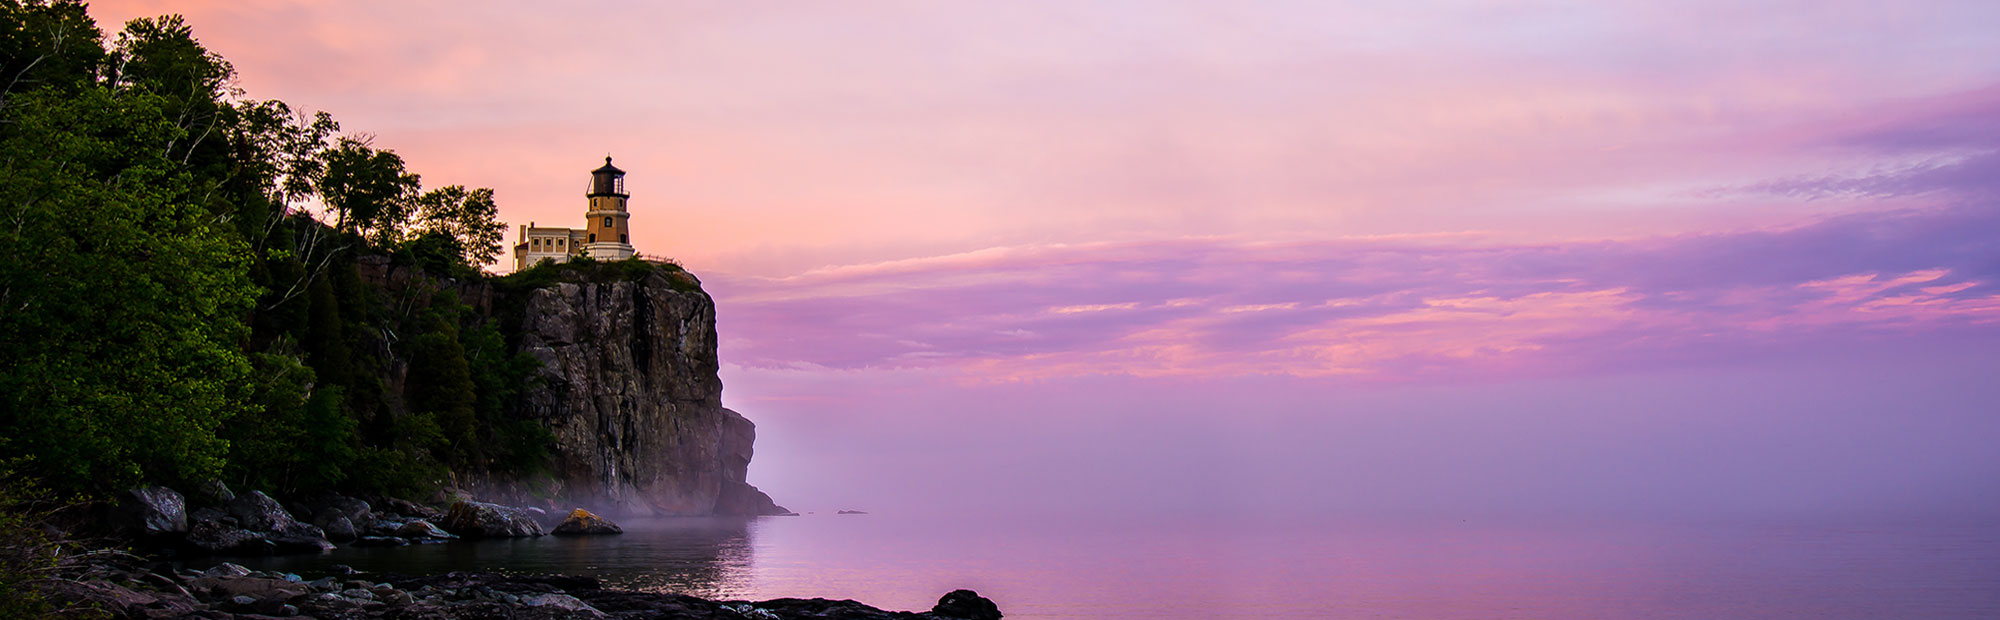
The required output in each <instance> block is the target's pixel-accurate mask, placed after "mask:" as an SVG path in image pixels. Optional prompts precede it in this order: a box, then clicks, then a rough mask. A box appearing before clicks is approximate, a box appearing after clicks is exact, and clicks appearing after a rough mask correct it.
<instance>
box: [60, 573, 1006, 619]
mask: <svg viewBox="0 0 2000 620" xmlns="http://www.w3.org/2000/svg"><path fill="white" fill-rule="evenodd" d="M101 572H102V573H105V574H109V575H111V576H112V577H113V579H108V580H96V581H57V582H52V583H48V584H45V585H43V586H42V588H43V591H44V593H45V594H47V595H49V596H50V597H51V598H53V599H55V600H58V601H63V602H69V603H74V604H80V605H82V606H88V607H96V608H98V609H100V610H103V611H104V612H107V613H108V614H109V615H110V616H111V617H113V618H120V619H127V620H142V619H143V620H194V619H197V618H199V619H203V620H269V619H272V618H326V619H341V620H373V619H377V618H381V619H398V620H400V619H438V620H443V619H448V618H512V619H515V620H558V619H589V620H614V619H615V620H666V619H681V620H710V619H717V620H720V619H728V620H743V619H745V618H751V619H766V620H787V619H793V618H799V619H803V618H839V619H845V620H947V619H950V620H999V619H1000V618H1001V614H1000V610H999V608H998V607H997V606H995V605H994V604H993V601H991V600H988V599H986V598H985V597H982V596H979V595H978V594H976V593H974V592H972V591H971V590H955V591H953V592H951V593H949V594H946V595H945V596H944V598H942V599H940V600H939V601H938V604H937V606H936V607H933V608H932V609H931V611H929V612H923V613H913V612H906V611H885V610H881V609H877V608H874V607H869V606H867V605H863V604H861V603H857V602H854V601H847V600H828V599H817V598H815V599H792V598H784V599H774V600H769V601H761V602H750V601H711V600H708V599H703V598H697V597H693V596H685V595H679V594H655V593H646V592H628V591H621V590H606V589H603V588H602V587H600V586H599V584H598V582H597V581H596V580H594V579H588V578H582V577H524V576H504V575H495V574H488V573H450V574H445V575H432V576H423V577H403V576H394V575H384V576H380V577H377V578H372V579H371V578H361V577H362V576H361V575H346V576H340V577H325V578H321V579H314V580H310V581H308V580H305V579H303V578H301V577H299V576H298V575H294V574H289V573H266V572H257V571H252V570H249V569H245V568H243V567H241V566H236V565H234V564H222V565H219V566H216V567H215V568H211V569H209V570H207V571H202V572H196V571H180V572H169V573H154V572H150V571H146V570H144V569H135V570H130V571H116V570H113V571H101Z"/></svg>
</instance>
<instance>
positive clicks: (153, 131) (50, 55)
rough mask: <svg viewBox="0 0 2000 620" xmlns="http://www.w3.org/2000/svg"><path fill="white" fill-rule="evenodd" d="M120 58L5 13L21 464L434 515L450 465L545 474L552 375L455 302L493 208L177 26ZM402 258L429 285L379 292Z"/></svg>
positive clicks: (3, 139) (9, 437) (154, 33)
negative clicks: (428, 504)
mask: <svg viewBox="0 0 2000 620" xmlns="http://www.w3.org/2000/svg"><path fill="white" fill-rule="evenodd" d="M104 39H105V37H104V35H103V33H101V32H100V31H99V30H98V28H97V26H96V25H95V23H93V22H92V21H91V19H90V17H89V15H88V12H87V11H86V10H85V8H84V6H83V4H82V3H81V2H76V1H74V0H53V1H50V0H27V1H21V0H0V87H3V88H4V90H0V247H6V248H8V249H9V251H8V252H7V253H0V308H5V311H4V312H0V342H6V343H7V346H5V347H0V454H5V455H8V456H10V457H13V458H12V460H11V461H10V464H11V466H12V467H14V468H15V469H16V471H19V472H21V474H22V475H23V476H24V477H27V478H32V479H37V480H40V481H43V482H44V483H46V484H48V485H49V486H50V487H52V488H53V489H55V490H58V491H61V492H64V493H83V494H101V493H104V492H106V491H109V490H113V489H117V488H123V487H128V486H132V485H135V484H140V483H165V484H181V483H189V482H198V481H202V480H207V479H211V478H215V477H218V476H220V477H226V478H227V479H228V480H230V481H232V482H235V483H237V484H239V485H241V486H245V487H251V488H260V489H265V490H271V491H276V492H280V493H287V492H311V491H314V490H319V489H327V488H341V489H344V490H349V491H358V492H382V493H391V494H414V493H420V492H422V491H424V490H427V489H428V487H429V486H430V485H433V484H436V483H437V481H439V480H442V479H444V478H445V470H444V466H445V465H447V464H448V465H451V466H453V467H468V468H482V469H488V470H495V471H516V472H526V471H532V470H534V469H535V468H536V467H537V466H539V465H540V464H541V463H543V462H545V461H546V459H547V455H548V451H549V449H550V446H551V445H552V443H553V437H551V436H550V435H549V434H548V432H547V431H546V430H545V429H543V428H542V427H541V426H540V425H539V424H536V423H535V422H534V421H532V420H527V419H523V418H521V417H520V416H519V409H520V400H521V395H522V392H523V390H525V389H526V388H527V387H528V386H530V385H532V381H534V377H535V372H536V362H535V361H534V360H533V358H530V357H527V356H525V355H521V354H514V353H510V352H509V351H510V349H509V343H508V342H507V336H506V335H505V334H504V333H502V332H501V331H500V329H499V327H498V326H499V325H503V324H508V323H506V322H505V320H504V319H499V318H494V317H480V316H477V315H475V314H474V313H472V312H470V309H469V308H466V307H465V306H463V305H461V304H460V303H459V301H458V299H457V298H456V296H455V295H452V294H450V291H449V287H450V286H451V284H450V283H451V281H452V280H458V281H469V280H477V279H480V278H483V277H484V276H483V275H482V274H480V273H479V271H478V269H477V267H478V266H480V265H483V264H485V263H488V262H490V261H492V260H493V259H494V258H495V257H496V256H497V255H498V254H499V251H500V242H501V240H502V236H503V233H504V227H503V226H502V225H501V224H500V222H499V221H498V220H497V206H496V205H495V203H494V200H493V192H492V190H491V189H485V188H473V189H467V188H465V187H461V186H456V185H452V186H446V187H442V188H437V189H434V190H431V191H428V192H425V191H423V189H422V187H421V184H420V179H419V178H418V177H417V175H415V174H412V173H410V172H408V171H407V170H406V168H405V165H404V162H403V160H402V158H401V157H400V156H398V155H396V154H395V153H394V152H392V151H389V150H387V149H379V150H378V149H376V148H374V147H373V146H371V145H370V143H369V140H368V139H367V138H366V137H360V136H341V135H339V131H340V127H339V124H338V123H336V122H334V120H333V118H332V117H331V116H329V115H327V114H325V113H307V112H305V111H302V110H297V109H294V108H292V107H291V106H288V105H286V104H284V103H282V102H277V101H244V100H240V99H239V97H240V95H241V93H239V92H236V91H234V90H233V89H232V87H231V86H230V84H231V80H232V78H233V76H234V70H233V68H232V67H231V66H230V64H229V63H228V62H227V61H226V60H224V59H223V58H221V57H220V56H218V55H216V54H214V53H213V52H210V51H208V50H207V49H206V48H204V47H203V46H202V45H201V44H200V43H199V41H197V40H196V39H195V37H194V32H193V29H192V28H191V27H189V25H188V24H187V23H185V21H184V20H182V19H181V18H180V17H178V16H168V17H161V18H156V19H141V20H134V21H132V22H129V23H127V24H126V25H125V28H124V29H123V31H122V32H120V33H119V34H118V35H117V37H116V39H115V42H113V43H112V44H111V45H110V46H109V48H108V49H107V47H106V43H105V40H104ZM322 207H323V208H324V209H325V210H326V211H325V213H323V214H322V215H321V216H318V217H316V216H314V215H312V210H313V209H318V208H322ZM319 217H326V218H328V219H331V220H332V223H331V224H330V225H329V224H327V223H324V222H322V221H321V220H320V219H319ZM385 254H386V255H389V256H391V257H393V261H394V262H393V265H395V266H396V268H398V269H402V268H412V267H413V268H415V269H414V275H409V274H403V275H399V276H397V278H401V279H396V278H390V279H393V280H395V281H394V282H382V281H379V280H378V281H376V282H372V283H371V282H365V281H364V280H363V272H364V271H365V270H369V269H373V271H368V272H367V273H368V277H371V278H380V277H384V276H383V273H382V272H381V271H380V269H381V267H380V264H379V263H375V262H370V261H371V260H372V259H364V258H363V257H364V256H370V255H372V256H381V255H385ZM572 269H585V270H600V271H602V272H603V273H598V274H596V275H594V276H590V277H616V278H631V279H636V278H640V277H644V275H645V274H648V273H654V272H656V271H658V270H662V269H667V268H665V267H660V266H657V265H652V264H650V263H643V262H638V261H626V262H620V263H603V264H599V263H594V262H591V261H581V262H579V263H578V264H577V265H576V266H574V267H572ZM531 271H532V270H531ZM671 271H673V272H678V267H673V268H672V269H671ZM397 273H399V274H402V272H397ZM405 276H407V277H405ZM559 277H569V276H559ZM674 281H675V282H676V283H677V284H676V286H680V285H681V284H683V283H688V284H690V285H691V286H693V287H695V288H694V290H699V283H697V282H695V281H694V280H693V278H692V276H686V275H685V274H684V273H683V274H680V276H679V279H676V280H674ZM507 286H508V285H507V284H506V283H504V282H502V283H501V284H500V287H501V288H503V289H504V288H506V287H507ZM403 362H407V363H408V366H407V371H408V374H407V375H403V376H401V379H403V380H404V383H402V384H400V385H403V386H405V388H406V389H404V390H403V393H401V394H397V393H391V390H390V389H388V387H387V386H389V385H397V384H396V383H394V381H395V380H396V379H397V378H398V374H397V373H398V372H399V370H401V369H402V368H403V366H401V364H402V363H403ZM4 525H5V523H4V521H0V529H4ZM4 587H5V584H0V588H4ZM5 604H7V603H6V602H5V601H0V616H5V613H6V612H8V611H11V610H10V609H8V608H5V607H4V605H5Z"/></svg>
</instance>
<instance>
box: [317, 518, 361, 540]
mask: <svg viewBox="0 0 2000 620" xmlns="http://www.w3.org/2000/svg"><path fill="white" fill-rule="evenodd" d="M313 525H314V526H316V527H318V528H319V529H320V531H322V532H326V539H327V540H330V541H334V542H347V541H350V540H354V539H355V538H357V537H359V536H360V535H361V533H360V532H358V531H355V529H354V522H353V521H349V520H348V519H347V517H346V516H344V515H338V514H332V513H329V512H327V511H324V510H322V511H320V515H319V518H318V519H315V520H314V521H313Z"/></svg>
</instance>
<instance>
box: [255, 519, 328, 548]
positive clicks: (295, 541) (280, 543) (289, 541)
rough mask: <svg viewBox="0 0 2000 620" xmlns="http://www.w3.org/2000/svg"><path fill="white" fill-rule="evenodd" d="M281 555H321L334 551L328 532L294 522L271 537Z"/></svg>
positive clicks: (273, 533) (272, 533) (271, 534)
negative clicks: (323, 552) (324, 552)
mask: <svg viewBox="0 0 2000 620" xmlns="http://www.w3.org/2000/svg"><path fill="white" fill-rule="evenodd" d="M269 538H270V539H271V542H272V543H274V544H275V545H277V551H278V552H279V553H319V552H321V551H328V550H331V549H333V543H332V542H330V541H328V540H327V539H326V532H323V531H320V529H319V528H317V527H313V526H310V525H306V524H304V523H299V522H296V521H294V522H292V524H291V525H287V526H284V527H282V528H280V529H278V530H277V531H274V532H271V533H270V535H269Z"/></svg>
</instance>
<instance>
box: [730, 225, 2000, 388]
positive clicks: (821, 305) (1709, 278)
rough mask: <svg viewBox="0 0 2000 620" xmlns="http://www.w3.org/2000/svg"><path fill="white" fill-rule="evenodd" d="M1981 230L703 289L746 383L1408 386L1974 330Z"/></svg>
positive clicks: (1172, 255) (1986, 241) (1301, 249)
mask: <svg viewBox="0 0 2000 620" xmlns="http://www.w3.org/2000/svg"><path fill="white" fill-rule="evenodd" d="M1994 229H2000V212H1996V211H1995V210H1993V209H1990V208H1971V207H1965V208H1955V209H1940V210H1925V211H1906V212H1895V213H1887V214H1866V215H1850V216H1841V217H1835V218H1828V219H1824V220H1822V221H1819V222H1817V223H1813V224H1810V225H1806V226H1800V227H1795V228H1790V229H1780V230H1750V231H1743V232H1736V233H1714V234H1705V235H1685V236H1671V237H1661V238H1651V239H1639V240H1628V241H1618V242H1561V243H1547V244H1532V245H1520V244H1504V243H1495V244H1478V243H1472V244H1463V245H1456V246H1439V245H1426V244H1417V243H1408V242H1400V241H1379V240H1366V239H1358V240H1332V241H1322V242H1309V243H1288V244H1272V243H1247V242H1242V241H1238V240H1230V239H1187V240H1176V241H1161V242H1132V243H1104V244H1087V245H1074V246H1059V245H1056V246H1030V247H1013V248H995V249H990V250H985V251H980V252H973V253H966V254H959V255H950V256H941V257H936V258H933V259H921V260H904V261H895V262H890V263H880V264H872V265H859V266H852V267H843V268H833V269H825V270H820V271H816V272H810V273H806V274H802V275H799V276H794V277H790V278H777V279H772V278H755V277H728V276H711V277H710V284H711V288H712V289H713V290H714V291H715V294H716V296H717V298H718V303H719V304H721V312H722V315H723V316H724V317H725V319H724V320H725V322H726V323H727V324H726V325H725V328H726V329H724V338H725V340H724V356H725V360H726V361H728V362H729V363H731V364H734V365H739V366H743V367H747V368H756V369H782V368H791V369H820V370H827V371H843V370H864V369H877V370H892V369H903V370H921V371H936V372H943V373H945V374H946V375H947V376H951V377H954V378H956V379H959V380H963V381H972V382H986V381H1016V380H1032V379H1045V378H1053V377H1069V376H1087V375H1129V376H1138V377H1172V376H1241V375H1289V376H1302V377H1318V376H1347V377H1357V378H1364V379H1369V380H1407V379H1420V378H1424V377H1435V376H1460V375H1472V376H1482V375H1514V374H1522V373H1527V374H1545V373H1551V372H1554V373H1566V372H1577V371H1581V370H1585V369H1592V368H1605V367H1622V366H1629V365H1635V364H1636V365H1642V366H1643V365H1647V364H1649V363H1652V361H1653V360H1666V359H1671V360H1680V361H1686V360H1688V359H1696V360H1707V361H1711V362H1714V361H1721V360H1726V359H1729V358H1731V357H1733V356H1737V355H1740V354H1743V353H1744V352H1746V351H1749V352H1756V351H1766V352H1768V351H1782V350H1789V349H1793V348H1796V347H1799V346H1809V345H1811V344H1812V343H1815V342H1822V341H1829V340H1833V341H1837V340H1843V339H1852V338H1867V337H1884V338H1896V337H1902V336H1903V335H1912V334H1914V335H1923V334H1932V333H1942V332H1949V331H1951V330H1962V329H1973V330H1991V329H1994V325H1995V324H1996V323H2000V268H1996V267H1995V265H1996V264H2000V262H1996V261H2000V242H1996V241H1995V240H1993V239H1991V238H1990V235H1985V234H1981V233H1979V232H1977V231H1990V230H1994Z"/></svg>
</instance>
